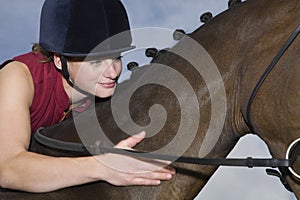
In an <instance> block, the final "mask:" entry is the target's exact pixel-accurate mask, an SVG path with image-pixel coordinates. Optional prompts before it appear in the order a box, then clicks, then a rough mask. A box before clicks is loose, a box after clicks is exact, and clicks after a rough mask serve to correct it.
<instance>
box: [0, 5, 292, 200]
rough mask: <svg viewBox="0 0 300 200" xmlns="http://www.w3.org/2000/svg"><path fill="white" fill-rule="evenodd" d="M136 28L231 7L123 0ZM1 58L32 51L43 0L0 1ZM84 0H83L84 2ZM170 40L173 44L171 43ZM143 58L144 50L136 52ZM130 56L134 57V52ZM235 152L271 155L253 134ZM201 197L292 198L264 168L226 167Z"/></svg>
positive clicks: (177, 23) (190, 25)
mask: <svg viewBox="0 0 300 200" xmlns="http://www.w3.org/2000/svg"><path fill="white" fill-rule="evenodd" d="M122 1H123V3H124V4H125V7H126V9H127V11H128V14H129V18H130V23H131V26H132V27H133V28H144V27H161V28H167V29H170V30H174V29H176V28H181V29H184V30H186V31H187V32H191V31H193V30H195V29H196V28H197V27H199V26H200V25H201V24H202V23H201V22H200V20H199V17H200V15H201V14H202V13H204V12H207V11H210V12H212V13H213V14H214V15H217V14H218V13H220V12H222V11H223V10H225V9H227V0H210V1H207V0H197V1H196V0H122ZM0 2H1V6H0V27H1V31H0V63H2V62H3V61H5V60H6V59H9V58H11V57H13V56H16V55H18V54H22V53H26V52H28V51H30V49H31V46H32V43H35V42H37V41H38V28H39V13H40V8H41V6H42V3H43V0H0ZM83 2H84V1H83ZM170 45H171V44H170ZM134 57H135V59H136V60H137V61H139V60H143V59H145V58H144V56H143V52H139V53H138V54H135V56H134ZM131 58H133V57H132V56H131ZM230 156H231V157H248V156H252V157H270V155H269V153H268V151H267V148H266V146H265V144H264V143H263V142H262V141H261V140H259V139H258V138H257V137H255V136H246V137H245V138H242V140H241V141H240V142H239V143H238V145H237V146H236V148H235V149H234V151H233V152H232V153H231V154H230ZM196 199H197V200H219V199H226V200H227V199H228V200H240V199H243V200H250V199H251V200H252V199H260V200H269V199H272V200H294V199H295V197H293V195H291V194H290V193H289V192H287V191H286V190H285V189H284V188H283V186H282V185H281V184H280V183H279V180H278V179H277V178H274V177H270V176H267V175H266V174H265V172H264V169H247V168H227V167H222V168H221V169H219V170H218V172H217V173H216V174H215V175H214V176H213V178H212V179H211V180H210V181H209V183H208V185H207V186H206V187H205V188H204V189H203V191H202V192H201V193H200V194H199V195H198V197H197V198H196Z"/></svg>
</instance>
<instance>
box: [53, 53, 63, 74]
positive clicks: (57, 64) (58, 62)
mask: <svg viewBox="0 0 300 200" xmlns="http://www.w3.org/2000/svg"><path fill="white" fill-rule="evenodd" d="M53 62H54V64H55V67H56V68H57V69H59V70H62V64H61V60H60V57H59V55H57V54H54V56H53Z"/></svg>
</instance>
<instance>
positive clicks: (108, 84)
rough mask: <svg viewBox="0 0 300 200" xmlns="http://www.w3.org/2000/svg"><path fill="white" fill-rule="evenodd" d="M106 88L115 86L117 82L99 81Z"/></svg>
mask: <svg viewBox="0 0 300 200" xmlns="http://www.w3.org/2000/svg"><path fill="white" fill-rule="evenodd" d="M98 84H100V85H101V86H102V87H104V88H114V87H115V85H116V82H111V83H98Z"/></svg>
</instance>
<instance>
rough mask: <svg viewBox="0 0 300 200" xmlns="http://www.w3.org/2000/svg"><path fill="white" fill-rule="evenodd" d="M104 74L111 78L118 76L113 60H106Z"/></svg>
mask: <svg viewBox="0 0 300 200" xmlns="http://www.w3.org/2000/svg"><path fill="white" fill-rule="evenodd" d="M104 76H105V77H107V78H111V79H116V78H117V77H118V72H117V66H116V62H115V61H114V60H110V61H108V63H107V68H106V70H105V72H104Z"/></svg>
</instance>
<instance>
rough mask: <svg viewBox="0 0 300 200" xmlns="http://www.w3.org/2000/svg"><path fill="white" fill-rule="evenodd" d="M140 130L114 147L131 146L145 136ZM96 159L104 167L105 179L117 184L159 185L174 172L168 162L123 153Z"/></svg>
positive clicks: (125, 147)
mask: <svg viewBox="0 0 300 200" xmlns="http://www.w3.org/2000/svg"><path fill="white" fill-rule="evenodd" d="M145 135H146V133H145V132H141V133H139V134H136V135H133V136H131V137H129V138H127V139H125V140H122V141H121V142H119V143H118V144H117V145H116V148H123V149H128V148H133V147H134V146H136V145H137V144H138V143H139V142H141V141H142V140H143V139H144V138H145ZM97 159H98V160H99V162H101V163H102V164H103V165H104V166H105V168H106V174H107V176H106V177H105V178H104V179H105V181H107V182H109V183H111V184H113V185H118V186H121V185H122V186H125V185H159V184H160V183H161V181H162V180H170V179H171V178H172V176H173V175H174V174H175V170H174V168H172V167H170V166H168V165H169V164H170V162H168V161H159V160H150V159H138V158H133V157H129V156H124V155H117V154H104V155H101V156H98V157H97Z"/></svg>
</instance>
